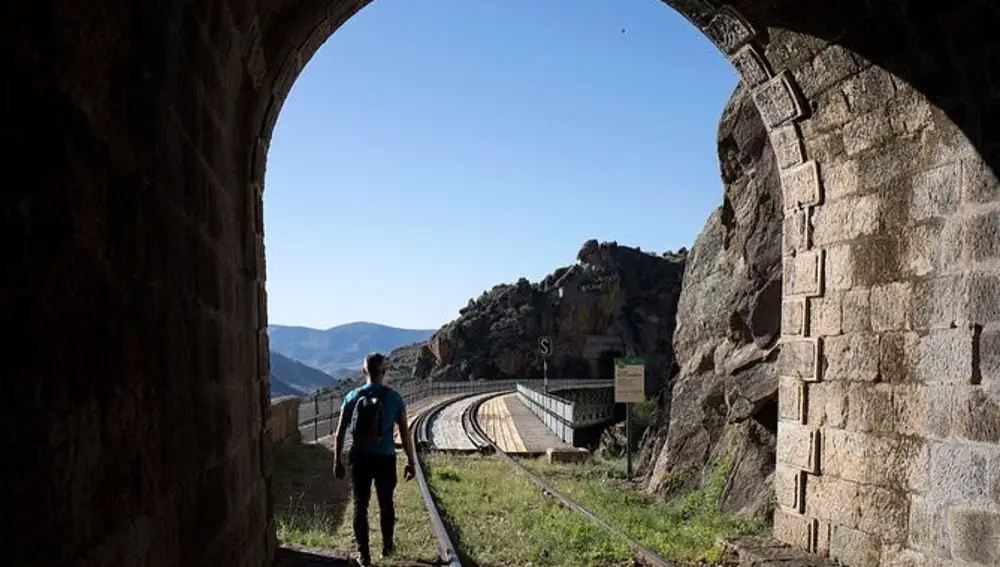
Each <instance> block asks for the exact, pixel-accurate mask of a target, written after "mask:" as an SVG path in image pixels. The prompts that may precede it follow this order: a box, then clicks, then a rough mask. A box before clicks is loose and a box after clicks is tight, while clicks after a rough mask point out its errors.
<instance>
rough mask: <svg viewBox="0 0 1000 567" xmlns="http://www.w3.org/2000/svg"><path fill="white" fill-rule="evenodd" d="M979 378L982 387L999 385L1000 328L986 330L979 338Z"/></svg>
mask: <svg viewBox="0 0 1000 567" xmlns="http://www.w3.org/2000/svg"><path fill="white" fill-rule="evenodd" d="M979 377H980V381H981V383H982V384H984V385H989V386H996V385H1000V327H991V328H987V329H985V330H984V331H983V332H982V334H981V335H980V336H979Z"/></svg>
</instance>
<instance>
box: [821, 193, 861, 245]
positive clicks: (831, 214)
mask: <svg viewBox="0 0 1000 567" xmlns="http://www.w3.org/2000/svg"><path fill="white" fill-rule="evenodd" d="M857 200H858V197H845V198H843V199H840V200H837V201H828V202H827V203H826V204H824V205H823V206H822V207H817V208H816V213H815V215H814V220H815V224H814V225H813V227H812V234H811V238H812V244H813V246H817V247H827V246H829V245H831V244H836V243H838V242H844V241H846V240H851V239H853V237H854V234H853V232H852V224H851V215H853V214H854V209H855V207H856V205H857Z"/></svg>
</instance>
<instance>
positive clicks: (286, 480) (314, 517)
mask: <svg viewBox="0 0 1000 567" xmlns="http://www.w3.org/2000/svg"><path fill="white" fill-rule="evenodd" d="M397 461H398V466H399V471H398V475H399V484H398V485H397V487H396V500H395V504H396V530H395V532H396V533H395V540H396V542H395V543H396V551H397V556H396V557H394V558H392V560H388V561H380V562H379V564H380V565H392V566H403V565H414V564H426V563H427V562H431V561H433V560H434V559H435V558H436V557H437V555H438V553H437V544H436V540H435V539H434V535H433V533H432V532H431V529H430V524H429V521H428V517H427V510H426V508H425V507H424V502H423V499H422V498H421V497H420V490H419V488H418V486H417V483H416V481H413V482H404V481H403V470H402V468H403V463H404V462H405V459H404V458H402V457H400V458H399V459H398V460H397ZM273 490H274V514H275V523H276V525H277V532H278V534H277V535H278V541H279V542H280V543H281V545H286V546H304V547H311V548H321V549H327V550H332V551H335V552H339V555H342V556H346V555H347V554H349V553H351V552H353V551H354V550H355V549H356V548H355V542H354V532H353V529H352V527H351V505H350V500H351V498H350V483H349V481H348V480H346V479H345V480H337V479H336V478H335V477H334V476H333V453H332V451H331V450H330V449H329V448H328V447H325V446H323V445H295V444H289V445H285V446H281V447H277V448H275V451H274V477H273ZM368 518H369V519H368V521H369V526H370V530H371V536H370V541H371V547H372V550H373V552H374V554H375V556H376V557H378V550H379V549H380V548H381V537H382V536H381V533H380V531H379V527H378V504H377V502H376V500H375V495H374V494H372V503H371V506H370V508H369V517H368Z"/></svg>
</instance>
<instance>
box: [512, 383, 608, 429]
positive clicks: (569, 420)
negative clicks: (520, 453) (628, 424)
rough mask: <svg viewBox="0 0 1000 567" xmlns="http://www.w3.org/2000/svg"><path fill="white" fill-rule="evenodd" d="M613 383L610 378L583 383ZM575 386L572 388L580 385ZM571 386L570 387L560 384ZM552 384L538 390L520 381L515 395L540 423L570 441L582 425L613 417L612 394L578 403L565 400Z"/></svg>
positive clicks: (588, 384) (603, 421)
mask: <svg viewBox="0 0 1000 567" xmlns="http://www.w3.org/2000/svg"><path fill="white" fill-rule="evenodd" d="M613 386H614V381H613V380H602V381H598V380H591V381H589V383H587V384H586V385H585V386H583V387H585V388H586V387H591V388H611V387H613ZM579 388H580V387H579V386H577V387H575V388H572V389H579ZM563 389H570V388H563ZM552 391H553V388H552V387H551V383H550V385H549V393H548V394H546V393H545V392H543V391H541V390H540V389H539V388H537V387H533V385H532V384H528V383H525V382H521V383H519V384H518V385H517V397H518V399H519V400H521V403H523V404H524V405H525V406H526V407H527V408H528V409H529V410H530V411H531V413H533V414H535V416H537V417H538V419H540V420H542V423H544V424H545V425H546V427H548V428H549V429H551V430H552V432H553V433H555V434H556V435H558V436H559V438H560V439H562V440H563V441H565V442H567V443H569V444H571V445H572V444H573V443H574V432H575V431H576V430H577V429H580V428H582V427H588V426H592V425H598V424H600V423H606V422H607V421H609V420H611V419H612V418H614V415H615V404H614V395H613V394H608V395H606V396H600V397H599V398H598V401H597V402H596V403H593V404H581V403H576V402H574V401H571V400H568V399H566V398H563V397H561V396H557V395H555V394H553V393H552Z"/></svg>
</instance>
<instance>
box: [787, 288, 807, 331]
mask: <svg viewBox="0 0 1000 567" xmlns="http://www.w3.org/2000/svg"><path fill="white" fill-rule="evenodd" d="M806 312H807V304H806V299H805V298H801V297H799V298H791V299H786V300H785V301H783V302H782V303H781V333H782V334H783V335H789V336H805V335H806V334H807V333H808V331H807V328H806V320H807V317H806Z"/></svg>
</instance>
